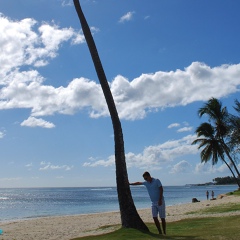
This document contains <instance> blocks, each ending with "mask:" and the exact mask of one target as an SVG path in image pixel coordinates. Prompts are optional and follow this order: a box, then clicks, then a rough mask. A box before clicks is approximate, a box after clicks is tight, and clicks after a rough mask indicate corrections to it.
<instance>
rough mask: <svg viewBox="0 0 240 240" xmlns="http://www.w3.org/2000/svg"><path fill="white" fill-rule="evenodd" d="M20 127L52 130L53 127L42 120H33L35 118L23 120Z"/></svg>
mask: <svg viewBox="0 0 240 240" xmlns="http://www.w3.org/2000/svg"><path fill="white" fill-rule="evenodd" d="M21 126H26V127H42V128H54V127H55V125H54V124H53V123H50V122H47V121H45V120H43V119H42V118H35V117H29V118H28V119H27V120H24V121H23V122H22V123H21Z"/></svg>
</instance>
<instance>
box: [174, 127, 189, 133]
mask: <svg viewBox="0 0 240 240" xmlns="http://www.w3.org/2000/svg"><path fill="white" fill-rule="evenodd" d="M190 131H192V127H183V128H179V129H178V130H177V132H190Z"/></svg>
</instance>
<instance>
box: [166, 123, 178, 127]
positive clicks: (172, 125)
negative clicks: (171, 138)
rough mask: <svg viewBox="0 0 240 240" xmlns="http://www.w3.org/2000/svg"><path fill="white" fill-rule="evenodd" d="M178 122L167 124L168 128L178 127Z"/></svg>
mask: <svg viewBox="0 0 240 240" xmlns="http://www.w3.org/2000/svg"><path fill="white" fill-rule="evenodd" d="M179 126H180V124H179V123H172V124H170V125H168V128H175V127H179Z"/></svg>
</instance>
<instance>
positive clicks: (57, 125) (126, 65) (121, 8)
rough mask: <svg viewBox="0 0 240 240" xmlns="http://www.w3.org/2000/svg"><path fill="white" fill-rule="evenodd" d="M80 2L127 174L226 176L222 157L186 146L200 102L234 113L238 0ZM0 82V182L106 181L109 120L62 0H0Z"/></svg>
mask: <svg viewBox="0 0 240 240" xmlns="http://www.w3.org/2000/svg"><path fill="white" fill-rule="evenodd" d="M80 3H81V6H82V9H83V12H84V14H85V17H86V19H87V21H88V24H89V26H90V28H91V31H92V34H93V37H94V40H95V43H96V46H97V48H98V52H99V56H100V59H101V61H102V64H103V68H104V70H105V74H106V76H107V79H108V82H109V85H110V89H111V91H112V94H113V97H114V100H115V104H116V107H117V110H118V113H119V117H120V119H121V123H122V128H123V136H124V143H125V154H126V163H127V170H128V177H129V181H130V182H135V181H142V180H143V179H142V174H143V172H145V171H149V172H150V173H151V175H152V176H153V177H155V178H159V179H160V180H161V182H162V184H163V185H165V186H174V185H175V186H176V185H185V184H193V183H205V182H211V181H212V180H213V179H214V178H216V177H224V176H230V175H231V173H230V171H229V170H228V169H227V168H226V167H225V165H223V164H222V162H221V161H219V163H218V164H217V165H215V166H212V165H211V163H206V164H202V163H201V159H200V150H198V146H197V145H191V143H192V141H193V140H195V139H196V134H195V130H196V128H197V127H198V126H199V125H200V124H201V123H202V122H205V121H208V118H207V117H205V116H204V117H202V118H199V117H198V114H197V111H198V109H199V108H200V107H202V106H203V105H204V103H206V101H208V100H209V99H210V98H212V97H214V98H217V99H219V100H220V101H221V102H222V104H223V106H226V107H227V109H228V111H229V112H230V113H233V114H234V113H235V112H234V109H233V106H234V101H235V99H238V100H239V90H240V31H239V22H240V14H239V8H240V1H237V0H222V1H219V0H212V1H208V0H194V1H193V0H152V1H149V0H141V1H139V0H131V1H129V0H121V1H116V0H82V1H80ZM0 83H1V84H0V149H1V151H0V170H1V174H0V187H2V188H8V187H89V186H116V174H115V162H114V138H113V128H112V122H111V119H110V117H109V112H108V109H107V105H106V102H105V99H104V96H103V93H102V89H101V86H100V84H99V81H98V78H97V75H96V73H95V69H94V66H93V63H92V59H91V56H90V53H89V50H88V47H87V44H86V42H85V39H84V36H83V33H82V29H81V25H80V22H79V19H78V17H77V14H76V11H75V8H74V5H73V2H72V1H69V0H38V1H36V0H35V1H33V0H18V1H15V0H0ZM238 166H239V165H238ZM239 167H240V166H239Z"/></svg>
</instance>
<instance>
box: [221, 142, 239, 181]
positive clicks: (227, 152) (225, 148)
mask: <svg viewBox="0 0 240 240" xmlns="http://www.w3.org/2000/svg"><path fill="white" fill-rule="evenodd" d="M221 144H222V146H223V149H224V151H225V153H226V155H227V156H228V158H229V160H230V162H231V164H232V165H233V167H234V169H235V171H236V173H237V175H238V178H239V179H240V173H239V171H238V168H237V166H236V164H235V162H234V160H233V159H232V157H231V155H230V153H229V150H228V146H227V145H226V143H225V142H224V140H223V139H221Z"/></svg>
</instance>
